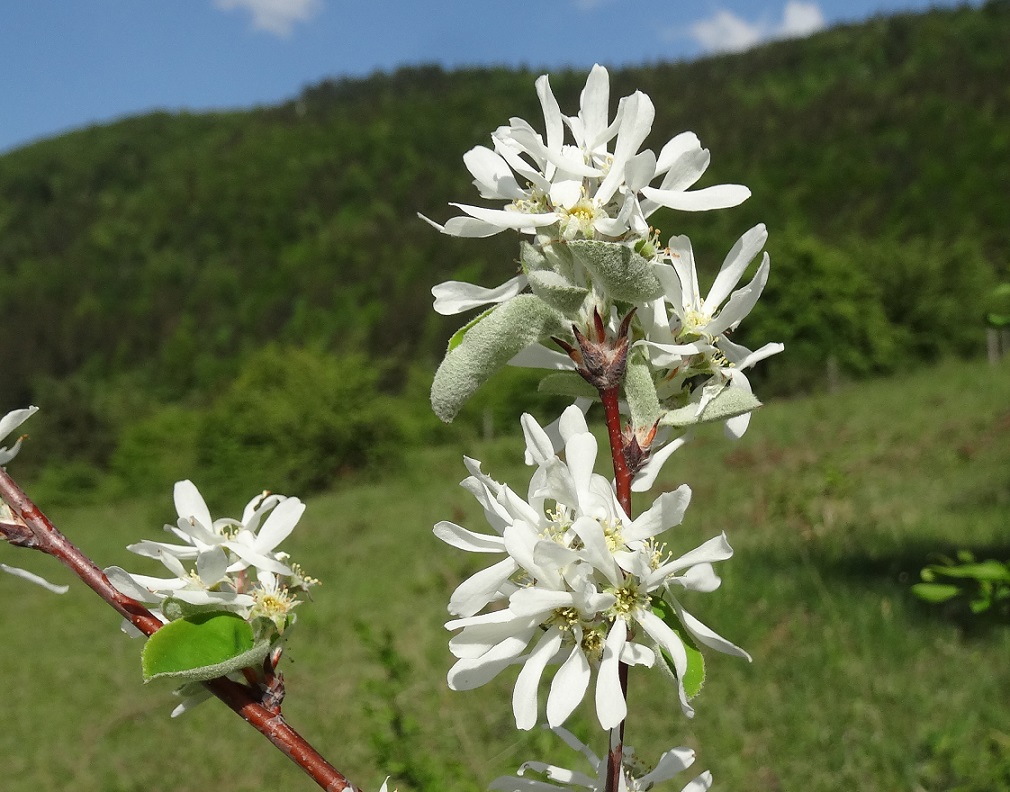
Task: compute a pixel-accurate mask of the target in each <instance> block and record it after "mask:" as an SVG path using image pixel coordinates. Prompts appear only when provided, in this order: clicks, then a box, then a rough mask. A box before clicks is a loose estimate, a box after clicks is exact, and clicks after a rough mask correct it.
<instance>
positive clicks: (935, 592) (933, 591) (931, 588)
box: [912, 583, 961, 603]
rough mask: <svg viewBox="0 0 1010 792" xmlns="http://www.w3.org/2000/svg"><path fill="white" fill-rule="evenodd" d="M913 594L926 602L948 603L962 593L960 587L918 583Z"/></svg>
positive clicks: (913, 587) (913, 588)
mask: <svg viewBox="0 0 1010 792" xmlns="http://www.w3.org/2000/svg"><path fill="white" fill-rule="evenodd" d="M912 593H913V594H914V595H915V596H917V597H918V598H919V599H921V600H924V601H925V602H933V603H939V602H946V601H947V600H950V599H953V598H954V597H956V596H957V595H958V594H960V593H961V589H960V588H959V587H958V586H954V585H951V584H949V583H916V584H915V585H914V586H912Z"/></svg>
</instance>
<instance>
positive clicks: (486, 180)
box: [463, 146, 526, 201]
mask: <svg viewBox="0 0 1010 792" xmlns="http://www.w3.org/2000/svg"><path fill="white" fill-rule="evenodd" d="M463 163H464V164H465V165H466V167H467V170H469V171H470V173H471V174H473V177H474V182H473V183H474V185H476V187H477V189H478V190H480V197H481V198H499V199H503V200H506V201H514V200H517V199H522V198H525V197H526V193H525V192H524V191H523V190H522V188H521V187H520V186H519V183H518V182H517V181H516V178H515V174H513V173H512V169H511V168H510V167H509V166H508V164H507V163H506V162H505V160H504V159H502V158H501V155H499V154H498V153H496V152H494V151H492V150H491V149H489V148H487V147H486V146H474V147H473V148H472V149H470V150H469V151H468V152H467V153H466V154H464V155H463Z"/></svg>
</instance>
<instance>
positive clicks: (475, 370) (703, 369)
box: [425, 66, 782, 490]
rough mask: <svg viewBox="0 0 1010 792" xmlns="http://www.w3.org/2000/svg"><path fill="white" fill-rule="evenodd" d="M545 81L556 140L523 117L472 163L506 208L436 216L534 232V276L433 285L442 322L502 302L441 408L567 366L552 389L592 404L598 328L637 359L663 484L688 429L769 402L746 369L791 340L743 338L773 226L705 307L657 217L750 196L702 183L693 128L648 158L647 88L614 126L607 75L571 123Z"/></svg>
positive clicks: (679, 245)
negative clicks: (506, 373) (514, 377)
mask: <svg viewBox="0 0 1010 792" xmlns="http://www.w3.org/2000/svg"><path fill="white" fill-rule="evenodd" d="M536 86H537V93H538V96H539V97H540V103H541V106H542V109H543V116H544V132H543V133H540V132H537V131H536V130H535V129H534V128H533V126H532V125H530V124H529V123H527V122H526V121H524V120H522V119H518V118H513V119H511V120H510V122H509V124H508V125H507V126H501V127H499V128H498V129H497V130H496V131H495V132H494V133H493V134H492V136H491V147H486V146H478V147H476V148H474V149H471V150H470V151H469V152H467V154H466V155H465V156H464V162H465V163H466V166H467V168H468V169H469V170H470V172H471V174H472V175H473V177H474V184H475V185H476V187H477V189H478V191H479V193H480V195H481V196H482V197H484V198H486V199H489V200H492V201H504V202H505V203H504V206H501V205H499V206H498V207H494V208H489V207H481V206H474V205H469V204H454V206H457V207H458V208H460V209H461V210H462V211H463V213H464V214H463V215H462V216H460V217H455V218H452V219H450V220H448V221H447V222H446V223H445V225H439V224H438V223H434V222H432V221H431V220H428V222H429V223H431V224H432V225H433V226H435V227H436V228H437V229H439V230H440V231H442V232H443V233H446V234H450V235H453V236H476V237H481V236H488V235H491V234H496V233H499V232H501V231H503V230H508V229H511V230H515V231H518V232H520V233H521V234H524V235H526V236H527V237H528V240H526V241H523V242H522V243H521V245H520V262H521V265H522V271H521V272H520V273H519V274H518V275H516V276H515V277H513V278H512V279H510V280H509V281H507V282H506V283H503V284H501V285H500V286H497V287H495V288H484V287H481V286H477V285H474V284H470V283H463V282H459V281H448V282H446V283H441V284H438V285H437V286H435V287H434V288H433V289H432V294H433V295H434V297H435V303H434V307H435V310H436V311H437V312H439V313H441V314H447V315H448V314H457V313H462V312H466V311H471V310H473V309H476V308H481V307H486V306H491V308H490V309H489V310H487V311H485V313H483V314H481V315H480V316H478V317H477V319H475V320H473V321H471V322H469V323H468V324H466V325H465V326H464V327H463V328H461V330H460V331H459V332H458V333H457V334H456V335H455V336H454V337H453V339H452V341H451V342H450V345H449V351H448V352H447V354H446V357H445V359H444V360H443V362H442V365H441V366H440V367H439V370H438V372H437V373H436V376H435V382H434V384H433V387H432V404H433V406H434V408H435V411H436V413H437V414H438V415H439V417H441V418H442V419H443V420H446V421H448V420H452V418H453V417H454V416H455V414H456V412H457V411H458V409H459V407H460V406H461V405H462V403H463V402H464V401H465V400H466V399H467V398H469V396H470V395H472V393H473V392H474V391H475V390H476V388H477V387H478V386H479V385H480V384H481V383H483V382H484V381H486V380H487V379H488V378H489V377H490V376H491V374H492V373H493V372H494V371H495V370H496V369H497V368H499V367H501V366H503V365H505V364H509V363H510V364H513V365H523V366H532V367H539V368H546V369H554V370H555V372H554V373H551V374H548V375H546V376H545V378H544V382H543V383H542V386H541V387H542V388H543V389H545V390H549V391H551V392H553V393H557V394H561V395H565V396H570V397H572V398H579V397H588V398H592V397H593V394H592V392H591V391H590V393H588V394H587V392H586V383H585V382H584V381H583V379H584V378H585V371H584V370H583V368H582V367H581V366H580V365H579V364H580V359H581V358H584V357H585V355H586V350H585V348H584V347H582V348H580V347H581V339H582V337H583V336H591V335H593V333H594V332H595V333H596V335H597V337H598V340H599V341H601V342H610V341H613V342H614V344H620V345H622V346H623V347H624V348H626V349H627V350H629V351H628V353H627V355H626V356H627V365H628V372H629V374H628V376H629V384H630V385H631V386H632V387H628V388H627V389H626V406H625V408H624V411H625V413H626V415H627V421H628V424H629V425H630V426H629V434H631V435H634V436H635V437H636V438H638V442H639V449H638V451H639V452H640V453H638V454H637V459H638V460H639V461H640V463H641V465H643V466H644V465H645V464H646V463H647V462H648V460H649V457H650V455H651V456H652V458H653V459H654V460H655V461H654V462H653V464H652V465H651V467H650V468H649V469H648V470H644V471H642V472H643V475H642V476H641V477H640V478H639V480H638V481H637V482H636V488H637V489H640V490H641V489H647V488H648V487H649V486H651V483H652V481H654V479H655V476H656V474H657V473H658V469H659V467H660V466H661V464H662V461H663V460H665V459H667V458H668V457H669V454H670V453H671V452H672V450H673V448H676V443H677V440H678V438H679V437H681V436H682V433H683V431H684V430H686V429H687V428H688V427H690V426H691V425H693V424H695V423H701V422H705V421H717V420H719V421H726V422H727V430H728V432H729V433H730V434H731V435H733V436H737V437H738V436H740V435H741V434H742V433H743V432H744V431H745V430H746V427H747V423H748V420H749V416H748V413H749V412H750V411H751V410H753V409H754V408H755V407H757V406H758V405H759V402H758V401H757V400H756V399H755V398H754V397H753V395H752V391H751V387H750V383H749V381H748V380H747V377H746V374H745V373H744V372H745V370H746V369H748V368H750V367H751V366H753V365H754V364H755V363H757V362H759V361H760V360H762V359H764V358H767V357H768V356H770V355H773V354H775V353H776V352H779V351H781V349H782V345H781V344H766V345H765V346H763V347H761V348H760V349H758V350H756V351H751V350H750V349H747V348H746V347H744V346H742V345H740V344H738V343H736V342H734V341H731V340H730V334H731V333H732V332H733V331H734V330H736V328H737V327H738V326H739V324H740V323H741V321H742V320H743V319H744V318H745V317H746V316H747V314H748V313H749V312H750V311H751V309H752V308H753V307H754V305H755V303H756V302H757V300H758V298H759V297H760V295H761V293H762V291H763V289H764V286H765V283H766V282H767V279H768V272H769V266H770V265H769V258H768V254H767V253H765V254H764V255H763V256H762V257H761V261H760V263H759V264H758V265H757V270H756V272H755V273H754V275H753V276H752V278H751V279H750V281H749V282H747V283H746V285H744V286H740V287H739V288H738V284H739V283H740V281H741V279H742V278H743V276H744V274H745V273H746V271H747V270H748V269H749V268H750V267H751V265H752V263H753V262H754V260H755V259H756V258H757V257H758V254H759V253H760V252H761V251H762V249H763V248H764V245H765V242H766V240H767V232H766V230H765V227H764V226H763V225H757V226H755V227H754V228H752V229H750V230H749V231H747V232H746V233H745V234H743V236H741V237H740V239H739V240H738V241H737V243H736V244H735V245H734V246H733V247H732V249H731V250H730V252H729V254H728V255H727V256H726V259H725V261H724V263H723V266H722V269H721V270H720V271H719V274H718V275H717V276H716V278H715V281H714V282H713V284H712V286H711V288H710V290H709V293H708V295H707V296H706V297H704V298H703V297H702V296H701V294H702V293H701V289H700V285H699V279H698V273H697V268H696V266H695V261H694V254H693V251H692V248H691V243H690V241H689V240H688V238H687V237H686V236H673V237H671V238H670V239H669V241H668V243H667V245H666V246H665V247H664V246H662V244H661V242H660V234H659V232H658V231H656V230H655V229H653V228H651V227H650V226H649V224H648V219H649V218H650V216H651V215H652V214H653V213H654V212H655V211H656V210H657V209H659V208H660V207H666V208H671V209H677V210H686V211H703V210H710V209H719V208H726V207H731V206H736V205H737V204H739V203H741V202H742V201H744V200H746V198H747V197H748V196H749V195H750V192H749V190H747V188H746V187H743V186H741V185H736V184H722V185H715V186H711V187H706V188H703V189H698V190H691V189H689V188H691V187H692V186H693V185H694V184H695V183H696V182H697V181H698V180H699V179H700V178H701V176H702V174H703V173H704V171H705V170H706V168H707V167H708V164H709V161H710V156H709V152H708V150H707V149H703V148H702V147H701V144H700V142H699V141H698V138H697V136H695V135H694V134H693V133H691V132H684V133H682V134H679V135H677V136H675V137H674V138H673V139H672V140H670V141H668V142H667V143H666V144H665V145H664V146H663V147H662V148H661V149H660V152H659V154H658V155H656V154H655V153H653V151H651V150H649V149H642V146H643V144H644V142H645V140H646V138H647V136H648V135H649V133H650V131H651V129H652V122H653V118H654V115H655V110H654V108H653V104H652V102H651V101H650V99H649V97H648V96H646V95H645V94H643V93H641V92H636V93H634V94H631V95H630V96H626V97H624V98H623V99H621V100H620V102H619V103H618V105H617V111H616V114H615V115H614V117H613V119H611V118H610V115H609V102H610V83H609V76H608V74H607V71H606V69H604V68H603V67H601V66H595V67H594V68H593V70H592V71H591V73H590V75H589V78H588V79H587V81H586V85H585V88H584V89H583V91H582V95H581V101H580V106H579V110H578V113H577V114H576V115H572V116H565V115H563V114H562V112H561V110H560V108H559V106H558V102H557V100H556V99H555V97H554V94H553V92H552V91H551V88H550V84H549V82H548V79H547V77H546V76H542V77H540V78H539V79H538V80H537V83H536ZM425 219H426V220H427V218H425ZM559 346H560V348H561V349H564V350H565V352H566V353H567V354H565V353H562V352H561V351H558V347H559ZM572 358H574V360H573V359H572ZM621 371H623V369H621ZM577 372H578V373H577ZM590 383H591V384H593V385H596V384H597V383H593V382H592V381H590ZM671 443H674V445H671ZM664 447H665V448H664ZM662 451H665V453H661V452H662ZM636 472H638V471H636Z"/></svg>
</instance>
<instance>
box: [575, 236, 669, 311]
mask: <svg viewBox="0 0 1010 792" xmlns="http://www.w3.org/2000/svg"><path fill="white" fill-rule="evenodd" d="M568 247H569V248H570V249H571V251H572V252H573V253H574V254H575V256H576V258H578V260H579V261H580V262H581V263H582V265H583V266H584V267H585V268H586V269H587V270H589V273H590V274H591V275H592V276H593V280H594V281H595V282H596V283H597V284H598V285H599V286H600V287H601V289H602V290H603V291H605V292H606V294H607V296H609V297H610V298H611V299H613V300H621V301H624V302H630V303H643V302H645V301H647V300H654V299H656V298H657V297H660V296H662V294H663V287H662V285H661V284H660V282H659V279H658V278H657V277H656V276H655V274H654V273H653V271H652V264H650V263H649V262H648V261H646V260H645V259H644V258H642V257H641V256H640V255H638V254H637V253H636V252H635V251H634V250H632V249H631V248H630V247H628V246H627V245H622V244H620V243H618V242H596V241H593V240H589V239H579V240H575V241H574V242H570V243H569V244H568Z"/></svg>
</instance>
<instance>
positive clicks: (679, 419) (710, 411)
mask: <svg viewBox="0 0 1010 792" xmlns="http://www.w3.org/2000/svg"><path fill="white" fill-rule="evenodd" d="M760 406H761V402H759V401H758V400H757V399H756V398H755V397H754V394H752V393H750V392H749V391H745V390H744V389H743V388H733V387H730V386H726V387H724V388H723V389H722V390H721V391H719V393H718V394H716V395H715V396H714V397H713V398H712V399H711V400H710V401H709V403H708V404H706V405H705V407H704V409H703V410H701V412H700V413H699V412H698V405H697V404H689V405H687V406H686V407H680V408H678V409H676V410H670V411H668V412H667V413H665V414H664V415H663V417H662V418H660V419H659V425H660V426H672V427H674V428H677V429H680V428H683V427H685V426H693V425H694V424H702V423H712V422H714V421H725V420H728V419H730V418H735V417H736V416H738V415H743V414H744V413H749V412H751V411H752V410H756V409H757V408H758V407H760Z"/></svg>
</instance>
